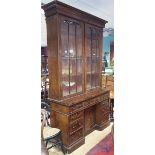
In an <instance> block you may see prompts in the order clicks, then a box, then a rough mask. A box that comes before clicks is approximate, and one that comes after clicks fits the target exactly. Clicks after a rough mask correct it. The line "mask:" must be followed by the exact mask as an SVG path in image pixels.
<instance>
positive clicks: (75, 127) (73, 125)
mask: <svg viewBox="0 0 155 155" xmlns="http://www.w3.org/2000/svg"><path fill="white" fill-rule="evenodd" d="M83 126H84V119H83V118H80V119H78V120H76V121H74V122H72V123H70V129H69V130H70V134H72V133H73V132H74V131H76V130H78V129H79V128H81V127H83Z"/></svg>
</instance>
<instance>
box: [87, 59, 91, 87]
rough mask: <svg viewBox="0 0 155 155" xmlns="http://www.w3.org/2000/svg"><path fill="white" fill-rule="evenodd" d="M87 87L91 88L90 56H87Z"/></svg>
mask: <svg viewBox="0 0 155 155" xmlns="http://www.w3.org/2000/svg"><path fill="white" fill-rule="evenodd" d="M86 78H87V89H90V88H91V57H87V73H86Z"/></svg>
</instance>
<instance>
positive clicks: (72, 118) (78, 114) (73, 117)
mask: <svg viewBox="0 0 155 155" xmlns="http://www.w3.org/2000/svg"><path fill="white" fill-rule="evenodd" d="M83 115H84V113H83V111H79V112H76V113H74V114H72V115H70V122H73V121H75V120H76V119H78V118H80V117H83Z"/></svg>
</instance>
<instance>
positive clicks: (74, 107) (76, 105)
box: [70, 102, 83, 112]
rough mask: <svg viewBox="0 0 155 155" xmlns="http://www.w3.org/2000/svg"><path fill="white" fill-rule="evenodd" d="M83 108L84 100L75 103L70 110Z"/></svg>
mask: <svg viewBox="0 0 155 155" xmlns="http://www.w3.org/2000/svg"><path fill="white" fill-rule="evenodd" d="M81 108H83V102H81V103H78V104H75V105H72V106H71V107H70V112H73V111H76V110H79V109H81Z"/></svg>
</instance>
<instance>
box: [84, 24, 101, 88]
mask: <svg viewBox="0 0 155 155" xmlns="http://www.w3.org/2000/svg"><path fill="white" fill-rule="evenodd" d="M101 41H102V31H101V30H100V29H99V28H97V27H94V26H92V25H89V24H86V26H85V59H86V60H85V62H86V67H85V70H86V71H85V85H86V91H87V90H90V89H93V88H96V87H100V81H101V56H102V55H101V50H102V49H101V45H102V44H101Z"/></svg>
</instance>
